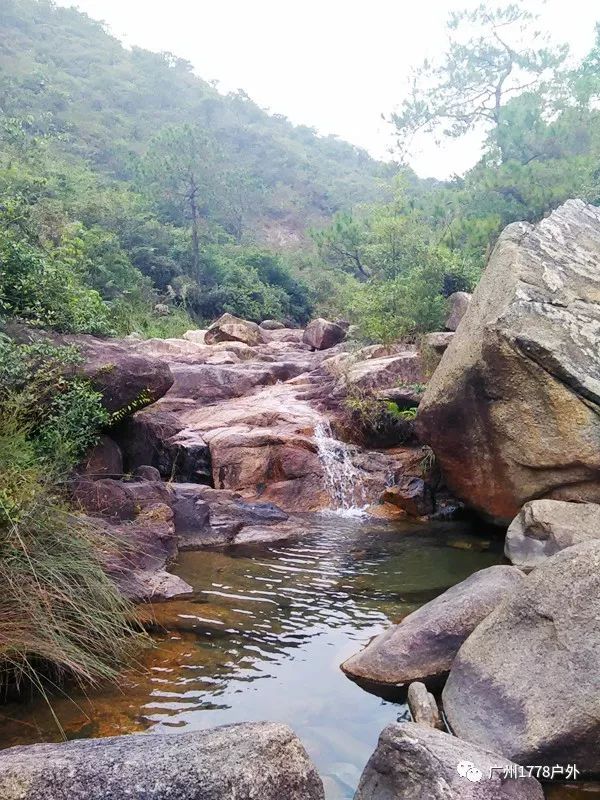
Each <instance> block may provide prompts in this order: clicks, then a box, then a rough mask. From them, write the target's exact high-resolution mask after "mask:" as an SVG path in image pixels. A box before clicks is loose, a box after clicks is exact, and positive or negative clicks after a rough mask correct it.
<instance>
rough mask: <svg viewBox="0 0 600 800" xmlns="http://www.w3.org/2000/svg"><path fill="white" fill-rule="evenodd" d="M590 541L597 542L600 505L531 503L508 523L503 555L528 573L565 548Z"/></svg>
mask: <svg viewBox="0 0 600 800" xmlns="http://www.w3.org/2000/svg"><path fill="white" fill-rule="evenodd" d="M592 539H600V505H596V504H595V503H567V502H565V501H564V500H532V501H531V502H530V503H525V505H524V506H523V508H522V509H521V511H520V512H519V514H518V515H517V516H516V517H515V519H514V520H513V521H512V522H511V524H510V527H509V528H508V531H507V532H506V544H505V547H504V552H505V554H506V557H507V558H508V559H509V560H510V561H512V563H513V564H514V565H515V566H517V567H520V568H521V569H525V570H531V569H533V568H534V567H537V566H539V565H540V564H543V563H544V561H547V559H548V558H549V557H550V556H553V555H554V554H555V553H558V552H560V551H561V550H564V549H565V548H566V547H571V546H572V545H574V544H581V543H582V542H587V541H590V540H592Z"/></svg>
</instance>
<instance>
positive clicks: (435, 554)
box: [0, 201, 600, 800]
mask: <svg viewBox="0 0 600 800" xmlns="http://www.w3.org/2000/svg"><path fill="white" fill-rule="evenodd" d="M599 302H600V211H599V210H598V209H597V208H592V207H590V206H586V205H585V204H583V203H582V202H581V201H569V202H568V203H567V204H565V205H564V206H563V207H561V208H560V209H558V210H557V211H555V212H554V213H553V214H552V215H551V216H550V217H549V218H548V219H547V220H544V221H543V222H541V223H539V224H538V225H536V226H529V225H527V224H524V223H523V224H518V225H514V226H510V227H509V228H508V229H507V231H505V233H504V234H503V235H502V237H501V239H500V241H499V243H498V245H497V247H496V250H495V251H494V253H493V254H492V256H491V259H490V263H489V265H488V267H487V270H486V273H485V275H484V277H483V279H482V281H481V283H480V285H479V287H478V288H477V290H476V292H475V295H474V297H473V300H472V301H471V302H470V303H469V298H468V297H465V296H460V297H454V298H453V299H452V300H451V304H452V306H453V307H452V309H451V310H452V314H451V315H450V317H449V320H448V324H447V327H448V329H449V330H447V331H444V332H439V333H436V334H432V335H431V336H430V337H429V338H428V340H427V341H426V342H424V343H421V345H420V346H418V347H417V346H416V345H415V344H414V343H408V344H407V343H403V344H397V345H393V346H383V345H372V346H368V347H364V346H363V347H361V346H359V345H358V344H354V343H353V339H352V331H348V330H347V326H346V325H345V324H343V323H340V324H338V323H332V322H328V321H326V320H321V319H320V320H315V321H313V322H312V323H311V324H310V325H309V326H308V328H307V329H306V330H305V331H301V330H295V329H288V328H284V327H283V326H282V325H280V324H278V323H274V322H272V321H270V322H268V323H264V324H263V325H262V326H258V325H256V324H254V323H251V322H247V321H244V320H238V319H236V318H234V317H231V316H230V315H225V316H224V317H222V318H221V319H220V320H218V321H217V322H216V323H214V324H213V325H212V326H211V327H210V328H209V329H208V330H207V331H189V332H188V333H187V334H185V336H184V337H183V338H182V339H171V340H147V341H143V340H141V339H139V338H138V337H135V336H133V337H129V338H128V339H127V340H124V341H121V342H115V341H107V340H100V339H93V338H91V337H77V338H76V339H72V338H70V337H60V340H61V341H67V342H72V343H74V344H76V345H77V347H78V348H79V349H80V352H81V353H82V355H83V357H84V362H83V366H82V367H81V369H82V371H83V374H85V375H86V376H87V377H88V378H90V380H91V381H92V382H93V383H94V385H95V386H96V387H97V388H98V390H99V391H101V392H102V394H103V397H104V402H105V405H106V406H107V408H109V409H110V410H111V411H113V412H116V419H117V421H118V425H116V426H115V427H113V429H112V430H111V431H110V435H107V436H105V437H104V438H103V439H102V441H101V442H100V443H99V445H98V446H97V447H96V448H95V450H94V451H93V452H92V453H90V454H89V457H88V458H87V460H86V463H85V464H83V465H82V468H81V470H80V472H79V474H78V475H77V476H76V477H75V478H74V480H73V484H72V487H71V493H72V497H73V500H74V502H75V503H76V504H77V505H78V507H79V508H80V510H81V513H82V514H84V515H86V516H87V517H88V518H89V520H90V521H91V524H93V525H95V526H96V527H97V529H98V531H99V532H100V533H102V532H105V533H106V543H107V544H106V547H105V548H103V550H102V554H101V556H102V560H103V564H104V566H105V569H106V570H107V571H108V572H109V573H110V574H111V575H112V576H113V578H114V579H115V581H116V582H117V584H118V585H119V587H120V589H121V591H122V592H123V593H124V594H125V595H127V596H128V597H129V598H131V599H132V600H134V601H135V602H137V603H140V606H139V609H140V617H141V619H142V621H143V622H144V624H145V625H146V626H147V627H148V629H149V630H151V631H152V633H153V636H154V637H155V642H156V645H157V646H156V648H155V649H152V650H149V651H147V652H146V653H145V654H143V656H142V663H141V664H139V665H137V667H134V668H132V669H131V670H128V671H127V672H125V673H123V675H122V676H121V680H120V682H119V686H118V687H116V688H115V687H109V688H104V689H102V690H101V691H98V692H94V693H91V694H89V695H79V694H77V693H71V696H70V697H66V696H61V695H60V694H57V695H56V696H55V697H53V698H52V711H50V709H49V707H48V706H47V705H44V703H43V702H41V701H40V700H34V701H32V702H29V703H21V704H19V705H12V706H6V707H5V708H4V709H3V710H2V714H3V725H2V737H1V739H0V744H2V745H3V746H4V747H6V748H9V749H6V750H4V751H3V752H2V753H1V754H0V800H34V799H35V800H38V798H44V799H45V800H62V799H63V798H67V797H68V798H69V800H88V798H91V797H94V798H96V797H100V796H102V797H106V798H107V800H121V798H123V800H125V798H128V800H131V798H134V800H142V798H143V800H166V799H167V798H169V800H233V798H236V799H237V798H244V800H245V798H251V797H252V798H254V797H261V798H262V799H263V800H270V798H273V800H275V798H277V800H281V799H282V798H285V800H313V799H314V800H321V799H322V798H323V797H324V796H325V795H326V796H327V798H328V800H339V798H344V800H346V799H348V800H349V798H351V797H353V796H354V797H355V798H356V799H357V800H391V798H397V799H398V800H402V799H403V798H406V799H407V800H408V799H409V798H410V800H419V799H420V798H423V800H424V799H425V798H427V799H428V800H429V799H430V798H434V800H436V799H438V798H439V800H442V798H443V800H454V798H456V799H457V800H458V798H461V800H462V798H466V800H470V798H473V800H488V798H489V799H490V800H491V799H493V800H504V798H512V800H534V798H535V799H536V800H541V799H542V798H543V797H544V796H545V797H546V798H554V800H558V799H560V800H567V799H568V798H575V797H586V798H592V797H594V796H600V791H599V790H598V788H597V786H596V785H594V784H593V780H594V779H595V778H598V776H600V678H599V677H598V676H599V675H600V671H599V670H598V666H599V663H600V636H599V631H600V628H599V620H600V525H599V524H598V522H599V521H600V506H599V505H597V504H596V501H597V500H598V499H599V498H600V495H599V489H598V487H599V486H600V437H599V435H598V431H599V430H600V427H599V426H600V423H599V421H598V420H599V419H600V411H599V405H598V398H599V397H600V390H599V388H598V387H599V386H600V359H599V358H598V347H597V343H598V341H599V340H600V327H599V326H600V316H599V314H598V303H599ZM455 331H456V332H455ZM13 335H15V336H20V337H31V336H39V335H42V334H39V333H38V334H33V333H32V332H30V331H22V330H21V331H15V332H13ZM432 353H433V355H434V359H433V360H434V361H435V360H439V358H441V363H440V364H439V366H438V367H437V369H436V370H435V372H434V373H433V376H432V377H431V376H430V374H429V373H430V371H431V367H432ZM442 353H443V355H442ZM430 377H431V380H429V379H430ZM425 383H428V385H427V388H426V390H425V393H424V395H423V394H422V387H423V385H424V384H425ZM357 397H358V398H361V399H362V400H364V398H365V397H368V398H369V399H370V400H371V401H385V402H394V403H395V404H396V406H395V408H396V410H399V409H403V408H404V409H405V408H414V407H416V406H417V405H418V406H419V414H418V417H417V422H416V426H413V425H412V423H410V422H407V421H406V419H405V418H404V417H403V416H402V415H401V414H400V415H398V416H397V424H396V425H395V426H392V427H391V428H386V429H385V431H384V433H383V434H382V431H381V430H380V431H379V433H378V434H377V432H373V431H372V432H371V437H370V438H369V436H368V435H366V434H365V430H364V429H363V428H359V426H358V424H356V425H355V424H354V423H355V422H356V418H353V417H352V415H349V414H348V408H349V404H348V402H347V401H348V399H349V398H354V399H356V398H357ZM408 416H410V415H408ZM431 448H432V449H431ZM466 509H468V510H469V512H470V516H468V515H467V516H464V513H465V510H466ZM473 512H476V513H477V515H474V514H473ZM461 514H463V516H461ZM492 523H493V524H494V526H495V527H492ZM509 523H510V527H509V529H508V534H507V535H506V538H505V532H506V528H507V526H508V525H509ZM372 637H375V638H372ZM371 639H372V641H369V640H371ZM365 645H366V646H365ZM340 666H341V668H342V669H341V670H340ZM407 698H408V702H409V706H410V710H409V708H408V707H407V705H406V700H407ZM57 719H58V720H59V721H60V723H61V724H62V726H63V730H64V732H65V734H66V735H67V737H68V738H70V739H73V740H75V741H73V742H70V743H68V744H56V745H53V744H47V745H40V746H33V747H32V746H30V745H31V743H33V742H50V741H57V740H59V739H60V732H59V729H58V728H57V726H56V721H57ZM411 719H412V721H410V720H411ZM262 720H269V721H270V722H262ZM229 723H242V724H239V725H233V726H231V725H229ZM221 724H226V725H227V726H226V727H220V728H218V729H216V730H213V728H212V726H215V725H221ZM382 728H383V731H382ZM292 730H293V732H292ZM130 733H136V734H141V735H136V736H128V735H126V736H122V735H121V734H130ZM294 734H296V735H298V736H299V737H300V740H301V741H302V744H301V743H300V741H299V739H297V738H296V736H295V735H294ZM378 736H379V741H378V740H377V737H378ZM95 737H109V738H95ZM11 745H16V746H15V747H12V748H11V747H10V746H11ZM304 748H306V750H305V749H304ZM373 751H374V752H373ZM370 754H372V755H370ZM369 756H370V758H369ZM311 759H312V761H311ZM313 762H314V764H315V765H316V766H317V768H318V772H319V775H320V777H319V775H317V771H315V768H314V767H313ZM365 764H366V767H365ZM528 765H531V766H532V767H534V768H539V771H538V772H537V773H536V772H535V771H534V772H533V774H519V769H520V767H523V766H524V767H527V766H528ZM559 768H560V769H562V772H560V771H558V770H559ZM572 768H575V771H574V772H573V769H572ZM553 769H555V770H556V771H555V772H552V770H553ZM568 770H570V772H569V771H568ZM536 778H539V779H540V780H539V781H538V780H537V779H536ZM575 778H576V779H577V781H576V782H574V781H573V780H572V779H575ZM321 779H322V780H323V783H324V787H323V785H322V782H321ZM565 781H567V783H568V784H569V785H566V783H565Z"/></svg>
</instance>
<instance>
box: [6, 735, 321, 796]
mask: <svg viewBox="0 0 600 800" xmlns="http://www.w3.org/2000/svg"><path fill="white" fill-rule="evenodd" d="M101 797H105V798H110V800H241V799H242V798H248V799H249V798H261V800H283V798H285V800H323V799H324V793H323V785H322V783H321V779H320V778H319V776H318V775H317V773H316V770H315V768H314V767H313V766H312V764H311V762H310V760H309V758H308V756H307V754H306V751H305V750H304V748H303V747H302V744H301V743H300V741H299V740H298V739H297V737H296V736H295V735H294V733H293V732H292V730H291V729H290V728H288V727H287V726H286V725H280V724H276V723H268V722H256V723H245V724H240V725H229V726H223V727H220V728H215V729H213V730H209V731H198V732H195V733H180V734H175V735H149V736H118V737H111V738H106V739H88V740H83V741H74V742H66V743H63V744H56V745H54V744H42V745H32V746H29V747H14V748H11V749H9V750H4V751H3V752H1V753H0V798H2V800H42V799H43V800H91V798H101Z"/></svg>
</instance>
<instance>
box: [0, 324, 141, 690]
mask: <svg viewBox="0 0 600 800" xmlns="http://www.w3.org/2000/svg"><path fill="white" fill-rule="evenodd" d="M78 360H79V356H78V354H77V352H76V351H75V350H74V349H73V348H70V347H56V346H54V345H52V344H49V343H45V342H44V343H36V344H31V345H16V344H14V343H13V342H11V341H10V340H8V339H6V337H0V585H2V595H1V597H0V632H1V633H0V688H6V687H7V686H14V685H17V686H18V685H19V684H20V683H21V682H22V681H24V680H28V681H30V682H33V683H34V684H36V685H37V686H38V687H40V688H42V689H43V688H44V686H45V682H46V681H47V680H49V681H51V682H56V680H57V679H59V678H61V677H63V676H65V675H70V676H75V677H76V678H77V679H79V680H80V681H82V682H94V681H96V680H99V679H102V678H107V677H111V676H113V675H114V674H115V671H116V670H117V669H118V667H119V664H120V663H122V661H123V659H124V658H126V656H127V655H128V654H129V653H130V651H131V649H132V647H134V646H135V644H136V643H135V638H134V634H135V633H136V631H135V630H134V627H133V626H132V623H131V622H130V618H131V613H130V612H131V609H130V607H129V605H128V604H127V603H126V602H125V601H124V600H123V598H122V597H121V596H120V594H119V592H118V591H117V589H116V588H115V586H114V585H113V583H112V581H111V580H110V579H109V578H108V577H107V576H106V574H105V573H104V571H103V569H102V564H101V558H100V556H99V553H101V552H106V551H107V549H110V548H111V547H113V546H114V543H112V542H111V541H110V540H109V539H107V537H106V535H105V534H102V536H101V535H100V534H99V533H98V532H97V531H96V530H95V529H94V528H93V527H92V525H91V524H90V523H89V522H85V521H84V520H82V519H81V518H80V517H77V516H75V515H73V514H72V513H70V512H69V510H68V507H67V505H66V503H65V500H64V498H63V496H62V494H61V491H60V489H59V488H57V487H59V486H60V485H61V484H62V483H63V482H64V481H65V480H66V479H67V478H68V476H69V472H70V470H71V469H72V468H73V467H74V465H75V464H76V463H77V462H78V461H79V460H80V458H81V457H82V455H83V454H84V452H85V451H86V450H87V449H88V447H89V446H90V445H91V444H92V443H93V442H94V439H95V437H96V436H97V434H98V431H99V429H100V427H101V426H102V425H104V424H106V422H107V421H108V415H107V413H106V411H104V409H103V408H102V406H101V403H100V396H99V395H98V393H97V392H95V391H93V389H92V388H91V387H90V385H89V384H88V383H87V382H86V381H84V380H82V379H81V378H75V377H73V376H72V374H73V367H74V366H75V365H76V364H77V362H78Z"/></svg>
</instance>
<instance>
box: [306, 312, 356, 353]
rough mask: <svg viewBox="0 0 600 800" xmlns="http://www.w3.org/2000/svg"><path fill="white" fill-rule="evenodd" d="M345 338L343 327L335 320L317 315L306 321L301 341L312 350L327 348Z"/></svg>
mask: <svg viewBox="0 0 600 800" xmlns="http://www.w3.org/2000/svg"><path fill="white" fill-rule="evenodd" d="M345 338H346V331H345V330H344V328H342V327H341V326H340V325H337V324H336V323H335V322H329V320H326V319H323V318H322V317H319V318H318V319H313V321H312V322H309V323H308V325H307V326H306V330H305V331H304V334H303V336H302V341H303V342H304V344H307V345H308V346H309V347H311V348H312V349H313V350H328V349H329V348H330V347H335V345H336V344H339V343H340V342H343V341H344V339H345Z"/></svg>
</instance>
